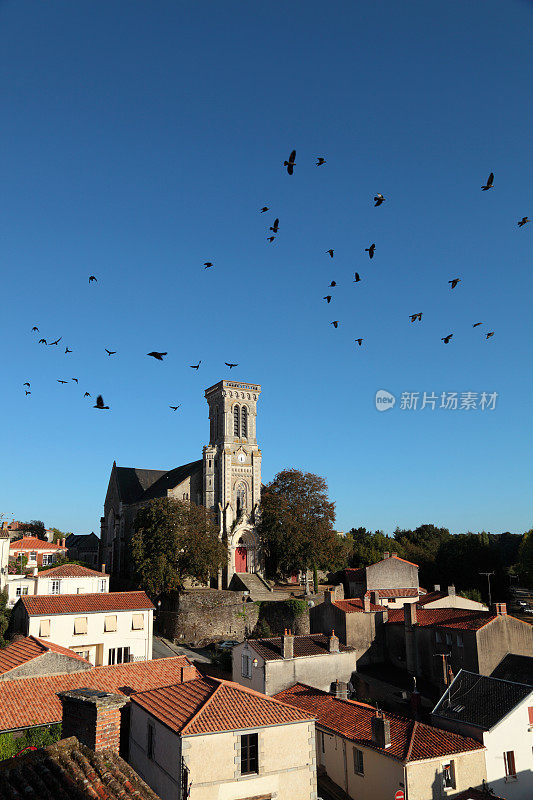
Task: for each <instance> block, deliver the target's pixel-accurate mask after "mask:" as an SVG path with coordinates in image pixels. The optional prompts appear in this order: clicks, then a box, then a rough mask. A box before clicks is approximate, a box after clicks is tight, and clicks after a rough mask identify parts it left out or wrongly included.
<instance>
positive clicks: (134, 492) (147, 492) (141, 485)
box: [115, 460, 202, 504]
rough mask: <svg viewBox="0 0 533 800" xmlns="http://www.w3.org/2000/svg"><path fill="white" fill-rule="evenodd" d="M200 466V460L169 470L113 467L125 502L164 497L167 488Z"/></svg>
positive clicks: (120, 493)
mask: <svg viewBox="0 0 533 800" xmlns="http://www.w3.org/2000/svg"><path fill="white" fill-rule="evenodd" d="M201 466H202V461H201V460H200V461H191V463H190V464H183V465H182V466H181V467H175V468H174V469H171V470H162V469H139V468H138V467H115V474H116V478H117V487H118V493H119V497H120V499H121V501H122V502H123V503H126V504H129V503H138V502H140V501H141V500H153V499H154V498H156V497H166V496H167V490H168V489H172V488H173V487H174V486H176V485H177V484H178V483H181V481H183V480H185V478H187V477H188V476H189V475H191V474H192V473H193V472H196V470H197V469H200V468H201Z"/></svg>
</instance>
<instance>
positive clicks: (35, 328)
mask: <svg viewBox="0 0 533 800" xmlns="http://www.w3.org/2000/svg"><path fill="white" fill-rule="evenodd" d="M524 219H525V217H524ZM518 224H519V225H520V223H518ZM31 330H32V333H33V331H38V330H39V328H38V327H37V325H34V326H33V328H32V329H31Z"/></svg>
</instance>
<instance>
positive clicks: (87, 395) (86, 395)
mask: <svg viewBox="0 0 533 800" xmlns="http://www.w3.org/2000/svg"><path fill="white" fill-rule="evenodd" d="M83 396H84V397H90V396H91V394H90V392H85V394H84V395H83Z"/></svg>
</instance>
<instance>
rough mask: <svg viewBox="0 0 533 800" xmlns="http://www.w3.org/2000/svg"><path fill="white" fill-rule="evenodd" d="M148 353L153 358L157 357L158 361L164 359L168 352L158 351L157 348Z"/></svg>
mask: <svg viewBox="0 0 533 800" xmlns="http://www.w3.org/2000/svg"><path fill="white" fill-rule="evenodd" d="M146 355H148V356H152V358H156V359H157V360H158V361H163V356H166V355H167V353H158V352H157V350H152V352H151V353H147V354H146Z"/></svg>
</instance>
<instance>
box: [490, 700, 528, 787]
mask: <svg viewBox="0 0 533 800" xmlns="http://www.w3.org/2000/svg"><path fill="white" fill-rule="evenodd" d="M528 707H533V692H532V693H531V694H530V695H529V697H526V698H525V699H524V700H523V701H522V702H521V703H520V704H519V705H517V706H516V707H515V708H514V709H513V710H512V712H511V713H510V714H508V715H507V716H506V717H504V718H503V719H502V720H501V722H500V723H499V724H498V725H495V726H494V727H493V728H492V729H491V730H490V731H487V732H486V733H485V734H484V737H483V744H484V745H485V747H486V748H487V750H486V753H485V759H486V764H487V781H488V783H489V785H490V786H491V788H492V789H494V792H495V794H496V795H499V796H501V797H505V798H506V800H532V798H533V725H530V723H529V716H528ZM509 750H513V751H514V757H515V767H516V776H517V778H516V780H513V779H512V778H511V779H506V777H505V764H504V756H503V754H504V752H507V751H509Z"/></svg>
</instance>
